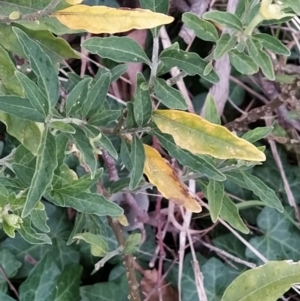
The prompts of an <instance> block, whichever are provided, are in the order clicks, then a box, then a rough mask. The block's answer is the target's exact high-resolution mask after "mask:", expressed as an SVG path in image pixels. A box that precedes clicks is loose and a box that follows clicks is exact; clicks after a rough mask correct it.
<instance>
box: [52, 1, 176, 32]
mask: <svg viewBox="0 0 300 301" xmlns="http://www.w3.org/2000/svg"><path fill="white" fill-rule="evenodd" d="M53 16H54V17H56V18H57V19H58V20H59V21H60V22H61V23H62V24H64V25H65V26H67V27H69V28H71V29H84V30H86V31H88V32H90V33H118V32H125V31H128V30H131V29H146V28H154V27H156V26H160V25H164V24H169V23H171V22H173V20H174V18H173V17H170V16H167V15H164V14H160V13H154V12H152V11H150V10H147V9H120V8H111V7H106V6H87V5H75V6H70V7H68V8H66V9H63V10H59V11H56V12H55V13H54V14H53Z"/></svg>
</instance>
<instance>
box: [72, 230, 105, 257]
mask: <svg viewBox="0 0 300 301" xmlns="http://www.w3.org/2000/svg"><path fill="white" fill-rule="evenodd" d="M73 239H80V240H84V241H85V242H87V243H88V244H90V245H91V253H92V255H93V256H96V257H104V256H105V255H106V254H107V252H108V245H107V242H106V241H105V240H104V239H103V237H102V236H100V235H96V234H93V233H89V232H85V233H78V234H76V235H75V236H74V237H73Z"/></svg>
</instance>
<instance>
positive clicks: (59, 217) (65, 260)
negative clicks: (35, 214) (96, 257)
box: [0, 202, 79, 301]
mask: <svg viewBox="0 0 300 301" xmlns="http://www.w3.org/2000/svg"><path fill="white" fill-rule="evenodd" d="M44 204H45V207H46V212H47V216H48V218H49V220H48V225H49V227H50V229H51V230H50V232H49V236H50V237H51V240H52V245H50V244H35V245H32V244H29V243H28V242H26V241H25V240H24V239H23V238H22V237H21V236H20V235H19V233H16V237H15V238H14V239H11V238H6V239H5V240H4V241H2V242H1V244H0V247H1V248H6V249H8V250H10V251H11V252H12V253H13V254H14V255H15V256H16V257H17V259H18V260H19V261H21V262H22V266H21V268H20V270H19V271H18V274H17V275H16V278H18V279H21V278H26V277H27V276H28V273H29V272H30V271H31V270H32V268H33V267H34V265H33V264H32V260H31V259H32V258H34V259H35V260H37V261H39V260H40V259H41V258H43V257H44V256H45V254H46V253H47V251H49V252H50V253H51V254H55V260H56V263H57V265H58V267H59V268H60V269H63V267H64V266H65V265H67V264H69V263H79V253H78V251H77V249H76V247H75V246H73V245H72V246H67V245H66V242H67V240H68V237H69V235H70V233H71V231H72V228H73V222H72V221H70V220H69V218H68V215H67V214H66V210H65V209H64V208H59V207H57V206H54V205H52V204H50V203H49V202H45V203H44ZM42 300H44V299H42ZM52 300H53V299H52ZM52 300H51V301H52ZM49 301H50V300H49Z"/></svg>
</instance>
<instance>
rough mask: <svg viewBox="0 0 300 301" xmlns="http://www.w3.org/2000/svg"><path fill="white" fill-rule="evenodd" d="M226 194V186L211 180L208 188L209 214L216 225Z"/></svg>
mask: <svg viewBox="0 0 300 301" xmlns="http://www.w3.org/2000/svg"><path fill="white" fill-rule="evenodd" d="M224 193H225V192H224V185H223V183H222V182H218V181H215V180H211V179H210V180H209V183H208V186H207V199H208V205H209V213H210V216H211V220H212V221H213V223H215V222H216V221H217V220H218V218H219V215H220V212H221V208H222V204H223V196H224Z"/></svg>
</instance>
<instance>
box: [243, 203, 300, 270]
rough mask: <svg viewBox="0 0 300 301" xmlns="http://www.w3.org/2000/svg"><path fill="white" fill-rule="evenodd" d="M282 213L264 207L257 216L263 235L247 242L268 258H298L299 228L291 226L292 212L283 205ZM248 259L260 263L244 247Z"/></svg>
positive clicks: (295, 259) (299, 253) (299, 251)
mask: <svg viewBox="0 0 300 301" xmlns="http://www.w3.org/2000/svg"><path fill="white" fill-rule="evenodd" d="M284 209H285V213H284V214H282V213H280V212H278V211H276V210H275V209H272V208H268V207H265V208H264V209H263V210H262V211H261V212H260V213H259V215H258V216H257V226H258V227H259V228H260V229H261V230H262V231H263V235H260V236H257V237H253V238H251V239H250V241H249V243H250V244H251V245H252V246H253V247H254V248H255V249H256V250H257V251H258V252H260V253H261V254H262V255H263V256H265V257H266V258H268V259H269V260H294V261H299V260H300V250H299V248H298V241H297V237H299V230H298V229H297V228H295V227H294V226H293V224H292V223H291V220H293V217H292V216H293V214H294V213H293V212H292V210H291V208H288V207H285V208H284ZM246 256H247V258H248V259H251V260H254V261H255V262H256V263H258V264H262V262H261V260H260V259H259V258H257V256H256V255H255V254H253V253H252V251H251V250H250V249H248V248H247V249H246Z"/></svg>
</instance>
